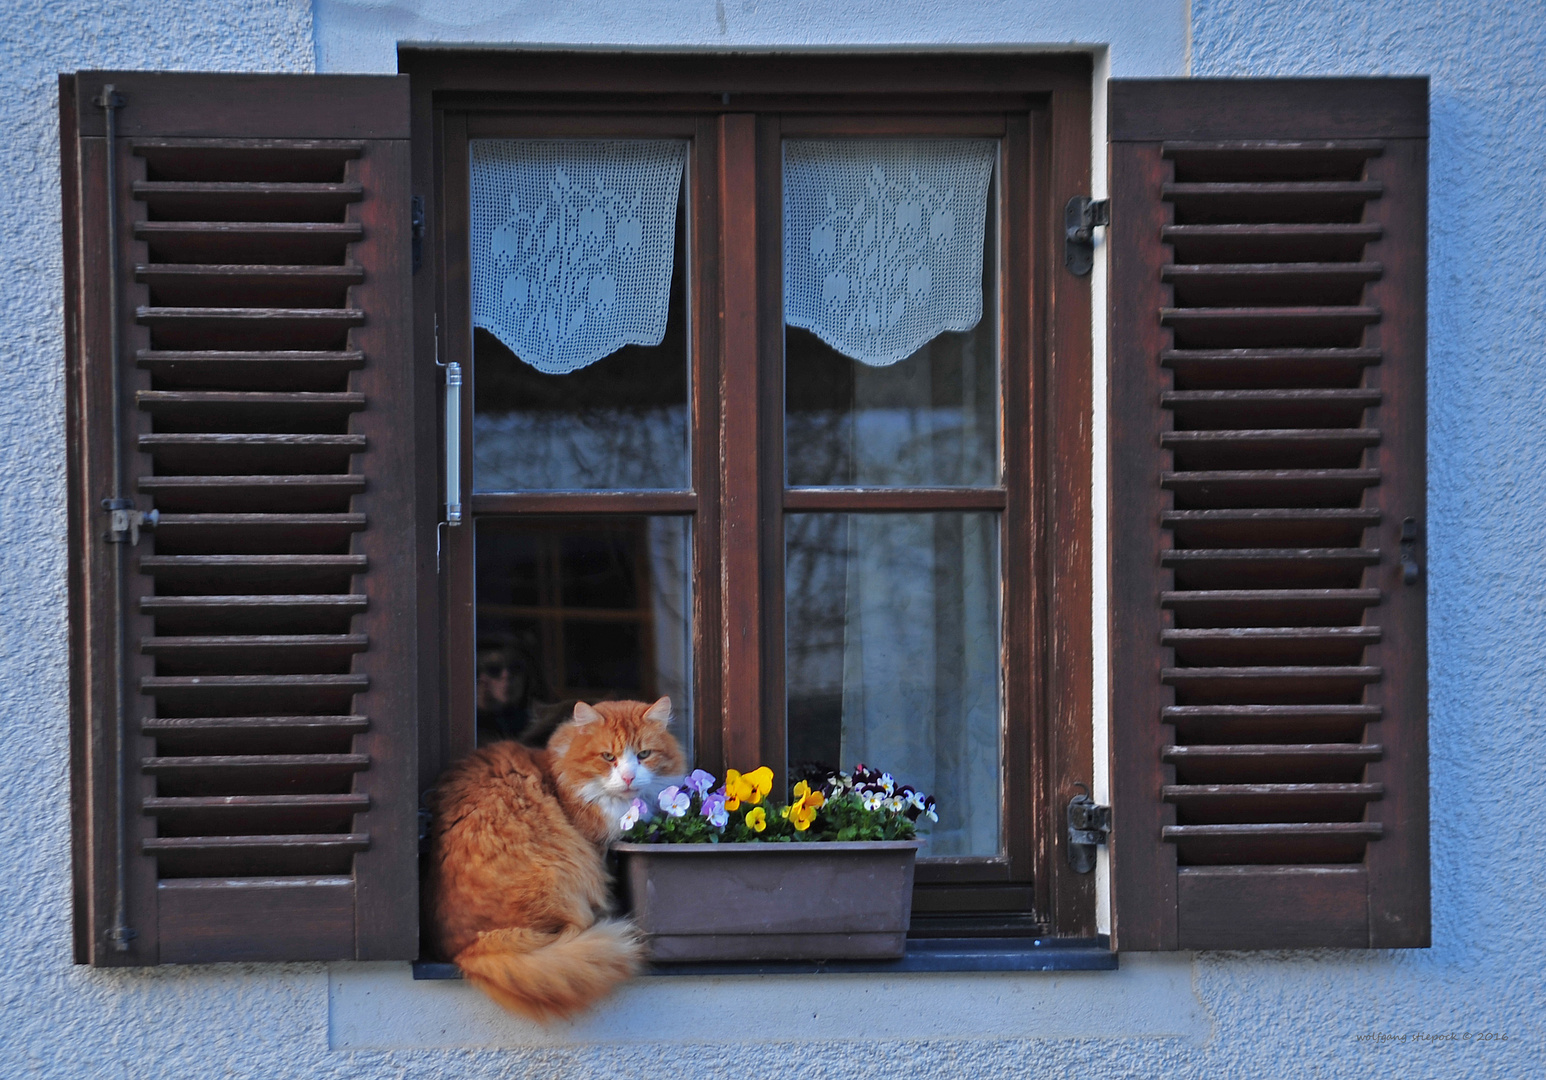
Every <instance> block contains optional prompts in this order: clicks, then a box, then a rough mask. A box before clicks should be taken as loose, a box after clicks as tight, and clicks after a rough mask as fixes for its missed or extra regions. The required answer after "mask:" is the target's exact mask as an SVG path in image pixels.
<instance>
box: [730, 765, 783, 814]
mask: <svg viewBox="0 0 1546 1080" xmlns="http://www.w3.org/2000/svg"><path fill="white" fill-rule="evenodd" d="M772 790H773V770H772V769H770V768H768V767H767V766H766V765H764V766H762V767H761V768H758V769H754V770H752V771H751V772H749V773H745V774H742V773H738V772H736V771H735V770H734V769H728V770H726V771H725V809H726V810H739V809H740V807H741V804H742V803H743V802H748V803H751V804H752V805H753V806H756V805H757V804H758V803H760V802H761V801H762V797H763V796H764V795H766V794H767V793H768V792H770V791H772Z"/></svg>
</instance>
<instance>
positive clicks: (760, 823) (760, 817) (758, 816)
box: [746, 806, 768, 832]
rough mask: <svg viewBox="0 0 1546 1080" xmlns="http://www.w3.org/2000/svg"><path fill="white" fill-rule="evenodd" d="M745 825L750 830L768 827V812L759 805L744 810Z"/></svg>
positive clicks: (759, 830) (760, 830)
mask: <svg viewBox="0 0 1546 1080" xmlns="http://www.w3.org/2000/svg"><path fill="white" fill-rule="evenodd" d="M746 827H747V828H748V829H750V830H751V831H752V832H762V830H764V829H766V828H767V827H768V812H767V811H766V810H764V809H763V808H762V807H760V806H754V807H752V808H751V809H750V810H748V811H746Z"/></svg>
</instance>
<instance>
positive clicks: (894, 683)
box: [784, 513, 1002, 856]
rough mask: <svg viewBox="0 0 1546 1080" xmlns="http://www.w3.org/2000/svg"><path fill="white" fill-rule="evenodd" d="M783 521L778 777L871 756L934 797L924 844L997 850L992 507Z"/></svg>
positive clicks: (958, 850) (948, 849)
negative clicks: (784, 744) (783, 753)
mask: <svg viewBox="0 0 1546 1080" xmlns="http://www.w3.org/2000/svg"><path fill="white" fill-rule="evenodd" d="M784 520H785V552H786V556H785V559H786V561H785V596H786V609H785V619H786V622H785V634H786V666H787V679H788V684H787V685H788V738H789V762H790V772H791V775H794V774H796V773H798V772H800V771H801V770H802V769H803V768H818V767H819V768H826V769H831V768H835V767H842V768H845V769H847V768H851V767H852V766H853V765H855V764H856V763H859V762H862V763H864V764H866V765H869V766H872V767H876V768H884V769H886V770H888V771H889V772H890V773H891V774H892V775H893V776H894V777H896V779H897V780H898V781H900V782H902V783H907V784H911V785H913V786H914V787H915V788H919V789H921V790H923V791H927V792H929V793H931V794H933V795H934V796H935V798H936V799H938V801H939V813H940V820H939V823H938V824H937V825H935V826H933V831H932V833H931V835H930V840H929V846H928V847H927V848H925V849H924V854H926V855H935V856H939V855H979V856H980V855H997V854H998V853H999V850H1000V846H1001V842H1000V821H999V806H1000V799H1001V791H1002V785H1001V768H1002V767H1001V764H1000V746H1001V738H1000V719H999V718H1000V702H999V695H1000V678H999V671H1000V647H999V633H1000V631H999V627H1000V604H999V596H1000V589H999V581H1000V565H999V539H998V515H997V514H992V513H923V514H843V513H838V514H789V515H788V516H786V517H785V519H784Z"/></svg>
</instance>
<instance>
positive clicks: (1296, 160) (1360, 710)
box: [1110, 80, 1428, 949]
mask: <svg viewBox="0 0 1546 1080" xmlns="http://www.w3.org/2000/svg"><path fill="white" fill-rule="evenodd" d="M1341 85H1342V86H1343V88H1344V89H1345V90H1347V91H1348V94H1349V98H1348V100H1349V101H1350V102H1359V101H1363V102H1366V103H1368V108H1367V109H1366V110H1362V111H1361V106H1359V105H1357V104H1353V105H1349V106H1348V107H1346V108H1343V109H1339V110H1336V111H1334V112H1328V111H1327V110H1325V109H1324V108H1321V109H1317V108H1316V107H1315V106H1314V103H1315V102H1324V101H1325V100H1326V99H1325V95H1326V93H1327V89H1328V88H1327V85H1326V84H1323V83H1315V82H1284V83H1277V84H1273V86H1272V89H1273V91H1275V93H1274V94H1273V95H1272V96H1266V95H1265V94H1264V88H1263V86H1262V84H1261V83H1252V82H1239V83H1230V82H1217V83H1197V82H1191V81H1188V82H1161V83H1120V82H1119V83H1113V95H1112V115H1113V124H1112V138H1113V144H1112V226H1111V230H1110V232H1111V236H1110V240H1111V251H1112V274H1113V279H1112V297H1113V309H1112V334H1111V349H1112V352H1111V394H1112V403H1113V424H1112V432H1113V439H1112V454H1111V462H1112V482H1113V483H1112V490H1113V496H1114V498H1113V517H1112V521H1113V531H1112V583H1113V596H1114V600H1115V602H1114V606H1113V612H1112V619H1113V623H1112V642H1113V648H1112V662H1113V700H1112V724H1113V740H1112V745H1113V748H1114V753H1113V779H1114V784H1113V787H1114V791H1113V802H1114V805H1115V815H1116V828H1115V833H1114V839H1113V848H1114V851H1113V860H1114V865H1113V875H1114V882H1115V890H1116V898H1115V905H1114V906H1115V911H1116V922H1117V939H1118V944H1119V947H1122V948H1129V949H1131V948H1139V949H1144V948H1147V949H1154V948H1209V947H1213V948H1252V947H1259V948H1261V947H1281V946H1304V945H1336V946H1356V945H1362V946H1369V945H1376V946H1378V945H1387V946H1388V945H1416V944H1424V943H1425V942H1426V937H1427V888H1428V883H1427V866H1426V845H1427V821H1426V804H1425V795H1426V791H1425V788H1426V741H1425V731H1426V701H1425V670H1424V660H1423V657H1424V652H1425V650H1424V634H1425V628H1424V622H1423V611H1422V592H1423V590H1422V585H1421V582H1420V581H1419V582H1417V583H1408V582H1406V581H1404V579H1403V574H1402V570H1401V558H1402V552H1401V550H1400V549H1401V539H1400V538H1401V525H1402V521H1403V520H1404V519H1406V518H1408V517H1410V518H1413V519H1414V520H1420V518H1421V516H1422V506H1423V468H1424V461H1423V455H1422V445H1423V432H1422V429H1421V416H1422V408H1421V402H1422V395H1423V390H1424V387H1423V380H1424V376H1423V341H1422V328H1421V312H1422V310H1423V301H1422V289H1423V266H1422V251H1423V238H1424V231H1425V226H1424V224H1423V188H1424V183H1425V176H1424V172H1423V169H1422V164H1423V162H1424V160H1425V158H1424V153H1425V152H1424V151H1423V149H1422V147H1423V146H1425V135H1426V108H1425V100H1426V89H1425V87H1424V86H1422V85H1421V83H1420V81H1410V80H1408V81H1400V80H1394V81H1385V82H1381V81H1378V80H1374V81H1370V82H1369V83H1357V82H1346V83H1344V84H1341ZM1209 95H1215V96H1216V97H1217V98H1218V99H1219V100H1220V101H1222V102H1223V104H1222V105H1219V104H1218V102H1210V100H1209V97H1208V96H1209ZM1244 100H1250V101H1253V102H1257V103H1258V104H1257V109H1258V111H1259V115H1258V116H1256V118H1255V119H1254V120H1253V119H1252V117H1251V115H1250V111H1249V110H1247V109H1245V108H1243V107H1232V106H1231V105H1230V103H1231V102H1234V103H1235V105H1236V106H1239V102H1240V101H1244ZM1361 125H1362V130H1360V126H1361ZM1210 127H1211V128H1213V129H1214V130H1210ZM1210 136H1216V137H1210ZM1397 328H1398V330H1397V332H1396V333H1393V332H1392V331H1393V329H1397Z"/></svg>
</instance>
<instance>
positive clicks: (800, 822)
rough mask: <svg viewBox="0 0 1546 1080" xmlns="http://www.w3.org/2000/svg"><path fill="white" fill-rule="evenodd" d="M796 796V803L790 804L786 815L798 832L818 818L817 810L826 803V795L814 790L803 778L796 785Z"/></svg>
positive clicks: (808, 826)
mask: <svg viewBox="0 0 1546 1080" xmlns="http://www.w3.org/2000/svg"><path fill="white" fill-rule="evenodd" d="M794 798H795V801H794V803H792V804H791V805H790V807H789V809H788V810H787V811H786V812H785V814H784V816H785V817H787V818H788V819H789V821H790V824H792V825H793V826H794V827H795V831H796V832H804V831H805V830H806V829H809V828H810V827H811V823H812V822H814V821H815V820H816V811H817V810H820V809H821V808H822V806H824V805H826V801H827V800H826V796H824V795H822V793H821V792H819V791H812V790H811V788H810V785H809V784H807V783H806V782H805V781H804V780H801V781H800V782H799V783H798V784H796V785H795V786H794Z"/></svg>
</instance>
